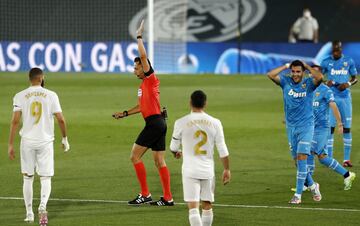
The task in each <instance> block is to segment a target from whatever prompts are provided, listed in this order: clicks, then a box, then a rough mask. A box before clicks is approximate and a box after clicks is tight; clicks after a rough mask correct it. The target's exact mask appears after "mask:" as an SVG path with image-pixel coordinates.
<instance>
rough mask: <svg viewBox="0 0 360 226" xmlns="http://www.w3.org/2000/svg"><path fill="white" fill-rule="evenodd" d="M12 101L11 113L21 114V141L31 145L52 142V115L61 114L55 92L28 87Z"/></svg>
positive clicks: (37, 87)
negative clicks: (17, 112)
mask: <svg viewBox="0 0 360 226" xmlns="http://www.w3.org/2000/svg"><path fill="white" fill-rule="evenodd" d="M13 101H14V104H13V105H14V109H13V111H14V112H15V111H21V113H22V122H23V126H22V128H21V130H20V136H21V138H22V139H25V140H26V141H27V142H32V143H42V142H51V141H53V140H54V114H55V113H59V112H61V106H60V102H59V98H58V96H57V95H56V93H55V92H53V91H51V90H48V89H45V88H43V87H41V86H30V87H29V88H27V89H25V90H23V91H21V92H19V93H17V94H16V95H15V97H14V100H13Z"/></svg>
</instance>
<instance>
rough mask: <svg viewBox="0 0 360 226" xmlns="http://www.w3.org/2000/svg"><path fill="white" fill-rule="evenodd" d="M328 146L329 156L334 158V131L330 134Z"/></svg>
mask: <svg viewBox="0 0 360 226" xmlns="http://www.w3.org/2000/svg"><path fill="white" fill-rule="evenodd" d="M326 147H327V151H328V156H329V157H331V158H332V157H333V148H334V134H333V133H332V134H331V133H330V134H329V137H328V142H327V145H326Z"/></svg>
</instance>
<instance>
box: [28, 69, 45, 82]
mask: <svg viewBox="0 0 360 226" xmlns="http://www.w3.org/2000/svg"><path fill="white" fill-rule="evenodd" d="M39 75H43V71H42V70H41V69H40V68H38V67H33V68H31V69H30V71H29V79H30V80H34V79H35V78H36V77H38V76H39Z"/></svg>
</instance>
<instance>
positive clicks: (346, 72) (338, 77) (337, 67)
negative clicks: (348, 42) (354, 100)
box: [321, 55, 357, 97]
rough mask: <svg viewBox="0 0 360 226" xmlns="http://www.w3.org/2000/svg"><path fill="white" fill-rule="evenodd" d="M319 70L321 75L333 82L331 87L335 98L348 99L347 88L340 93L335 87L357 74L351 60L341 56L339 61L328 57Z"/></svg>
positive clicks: (348, 91) (348, 92) (348, 90)
mask: <svg viewBox="0 0 360 226" xmlns="http://www.w3.org/2000/svg"><path fill="white" fill-rule="evenodd" d="M321 68H322V73H323V74H324V75H326V76H327V79H328V80H331V81H334V82H335V85H334V86H332V87H331V90H332V91H333V92H334V95H335V97H349V96H350V89H349V88H347V89H345V90H344V91H340V90H338V89H337V86H338V85H340V84H341V83H347V82H348V81H349V78H350V76H355V75H356V74H357V71H356V67H355V63H354V61H353V59H351V58H350V57H347V56H344V55H342V57H341V58H340V59H338V60H335V59H334V58H333V57H332V56H329V57H327V58H325V59H324V60H323V61H322V62H321Z"/></svg>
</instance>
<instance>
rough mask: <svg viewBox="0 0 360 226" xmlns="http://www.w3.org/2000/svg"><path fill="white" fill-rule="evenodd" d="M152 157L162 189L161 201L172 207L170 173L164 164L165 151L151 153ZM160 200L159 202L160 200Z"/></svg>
mask: <svg viewBox="0 0 360 226" xmlns="http://www.w3.org/2000/svg"><path fill="white" fill-rule="evenodd" d="M153 157H154V162H155V165H156V167H157V168H158V171H159V176H160V181H161V185H162V189H163V197H162V198H163V199H164V200H165V201H166V202H167V203H166V205H173V204H174V201H173V198H172V194H171V186H170V172H169V169H168V167H167V166H166V163H165V151H156V150H154V151H153ZM162 198H160V200H161V199H162Z"/></svg>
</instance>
